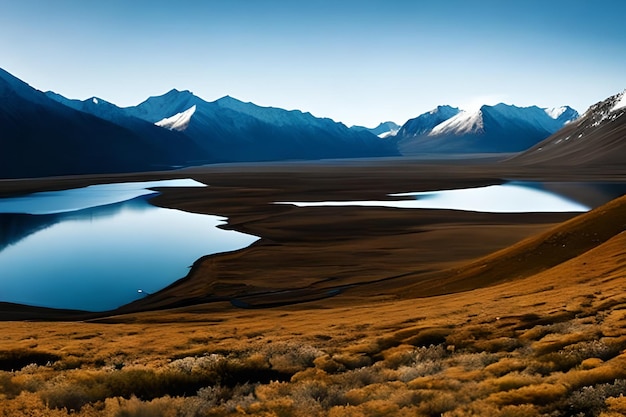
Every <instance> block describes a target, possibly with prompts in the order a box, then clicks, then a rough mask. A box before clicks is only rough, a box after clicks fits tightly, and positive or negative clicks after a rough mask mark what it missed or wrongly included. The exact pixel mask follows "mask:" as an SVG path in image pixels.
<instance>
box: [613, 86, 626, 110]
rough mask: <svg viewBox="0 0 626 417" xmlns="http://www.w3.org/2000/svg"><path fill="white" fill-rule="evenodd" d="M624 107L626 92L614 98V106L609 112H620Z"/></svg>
mask: <svg viewBox="0 0 626 417" xmlns="http://www.w3.org/2000/svg"><path fill="white" fill-rule="evenodd" d="M624 107H626V90H624V91H622V92H621V93H620V94H617V96H616V97H615V104H614V105H613V107H612V108H611V112H615V111H617V110H621V109H623V108H624Z"/></svg>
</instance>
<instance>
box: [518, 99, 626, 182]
mask: <svg viewBox="0 0 626 417" xmlns="http://www.w3.org/2000/svg"><path fill="white" fill-rule="evenodd" d="M625 155H626V90H624V91H622V92H621V93H619V94H615V95H613V96H611V97H609V98H607V99H606V100H604V101H601V102H599V103H596V104H594V105H593V106H591V107H589V109H588V110H587V111H586V112H585V113H584V114H583V115H582V116H581V117H580V118H578V119H576V120H575V121H572V122H570V123H568V124H566V125H565V127H563V128H562V129H561V130H559V131H558V132H556V133H555V134H553V135H551V136H550V137H548V138H547V139H545V140H544V141H542V142H540V143H538V144H537V145H535V146H533V147H532V148H530V149H528V150H527V151H525V152H523V153H521V154H519V155H517V156H515V157H513V158H511V159H510V160H509V161H508V162H509V163H518V164H524V165H541V164H548V165H551V166H556V165H558V166H583V165H597V166H602V167H605V168H606V169H607V170H608V169H610V166H611V165H621V166H623V164H624V157H625Z"/></svg>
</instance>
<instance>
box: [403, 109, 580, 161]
mask: <svg viewBox="0 0 626 417" xmlns="http://www.w3.org/2000/svg"><path fill="white" fill-rule="evenodd" d="M576 118H578V112H576V110H574V109H572V108H571V107H569V106H563V107H559V108H554V109H542V108H539V107H537V106H531V107H516V106H511V105H507V104H503V103H500V104H496V105H495V106H487V105H484V106H482V107H481V108H480V109H478V110H476V111H463V110H459V109H458V108H456V107H450V106H439V107H437V108H436V109H434V110H432V111H430V112H427V113H424V114H422V115H420V116H418V117H416V118H414V119H411V120H409V121H407V122H406V123H405V124H404V125H403V126H402V127H401V128H400V130H399V131H398V134H397V135H396V136H395V139H396V141H397V146H398V149H399V150H400V152H401V153H402V154H404V155H413V154H419V153H425V152H426V153H480V152H489V153H493V152H519V151H523V150H525V149H528V148H529V147H531V146H533V145H535V144H536V143H537V142H539V141H541V140H543V139H545V138H546V137H548V136H549V135H551V134H552V133H554V132H556V131H557V130H559V129H561V128H562V127H563V126H565V125H566V124H567V123H570V122H571V121H572V120H575V119H576Z"/></svg>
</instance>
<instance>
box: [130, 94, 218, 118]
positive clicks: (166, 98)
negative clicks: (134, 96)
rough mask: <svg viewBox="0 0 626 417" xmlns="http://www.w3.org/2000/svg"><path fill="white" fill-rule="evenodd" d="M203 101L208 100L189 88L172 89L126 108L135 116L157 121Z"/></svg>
mask: <svg viewBox="0 0 626 417" xmlns="http://www.w3.org/2000/svg"><path fill="white" fill-rule="evenodd" d="M202 103H206V102H205V101H204V100H202V99H201V98H199V97H197V96H195V95H194V94H193V93H192V92H191V91H189V90H183V91H179V90H177V89H172V90H170V91H168V92H167V93H165V94H163V95H161V96H152V97H149V98H148V99H147V100H145V101H144V102H142V103H140V104H138V105H137V106H134V107H126V108H125V109H124V110H125V111H126V112H127V114H129V115H131V116H133V117H137V118H139V119H143V120H146V121H148V122H150V123H157V122H159V121H162V120H163V119H166V118H170V117H173V116H175V115H177V114H178V113H182V112H184V111H186V110H188V109H190V108H191V107H192V106H193V105H200V104H202Z"/></svg>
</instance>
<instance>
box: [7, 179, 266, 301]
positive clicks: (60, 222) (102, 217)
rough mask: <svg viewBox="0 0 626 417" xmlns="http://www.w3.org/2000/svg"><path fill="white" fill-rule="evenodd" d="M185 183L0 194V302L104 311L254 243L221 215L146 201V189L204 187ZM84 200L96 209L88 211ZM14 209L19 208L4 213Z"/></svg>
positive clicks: (147, 193)
mask: <svg viewBox="0 0 626 417" xmlns="http://www.w3.org/2000/svg"><path fill="white" fill-rule="evenodd" d="M189 181H190V180H188V181H187V182H178V181H176V182H167V181H165V182H150V183H128V184H124V185H122V186H118V187H116V186H114V185H113V184H108V185H103V186H92V187H86V188H83V189H75V190H68V192H63V191H60V192H54V193H36V194H31V195H29V196H24V197H18V198H15V199H0V212H5V214H0V232H1V233H2V234H1V235H0V301H9V302H15V303H22V304H29V305H37V306H45V307H55V308H72V309H82V310H90V311H104V310H109V309H113V308H116V307H119V306H120V305H123V304H126V303H128V302H131V301H133V300H135V299H137V298H138V297H139V296H140V294H138V292H137V290H138V289H142V290H144V291H146V292H154V291H158V290H159V289H161V288H163V287H165V286H167V285H169V284H171V283H172V282H173V281H175V280H177V279H179V278H182V277H183V276H185V275H186V274H187V272H188V267H189V266H190V265H191V264H192V263H193V262H194V261H195V260H196V259H198V258H200V257H201V256H204V255H208V254H212V253H217V252H225V251H232V250H236V249H240V248H243V247H246V246H248V245H250V244H251V243H252V242H254V241H255V240H257V237H255V236H251V235H246V234H243V233H239V232H235V231H228V230H222V229H220V228H218V227H217V226H218V225H220V224H223V223H224V221H225V219H224V218H221V217H218V216H208V215H201V214H194V213H187V212H183V211H180V210H173V209H164V208H159V207H155V206H152V205H150V204H149V203H148V201H147V200H148V199H149V198H151V197H153V196H154V195H155V194H156V193H155V192H154V191H149V190H146V189H145V187H146V186H149V187H159V186H172V185H174V186H204V185H203V184H200V183H195V182H189ZM194 183H195V184H194ZM133 189H134V190H133ZM80 190H82V191H83V194H82V196H81V193H80V192H78V191H80ZM85 190H86V192H85ZM82 197H85V200H82V201H81V198H82ZM121 198H123V199H124V200H123V201H119V200H120V199H121ZM129 198H130V199H129ZM11 200H13V201H11ZM16 200H17V201H16ZM40 201H41V202H42V203H41V204H39V202H40ZM29 202H30V205H29V204H28V203H29ZM88 204H95V205H96V206H95V207H93V206H92V207H88V208H85V206H86V205H88ZM8 207H10V208H8ZM16 208H18V209H20V210H22V212H21V213H7V212H9V211H15V210H16ZM25 213H46V214H25Z"/></svg>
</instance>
